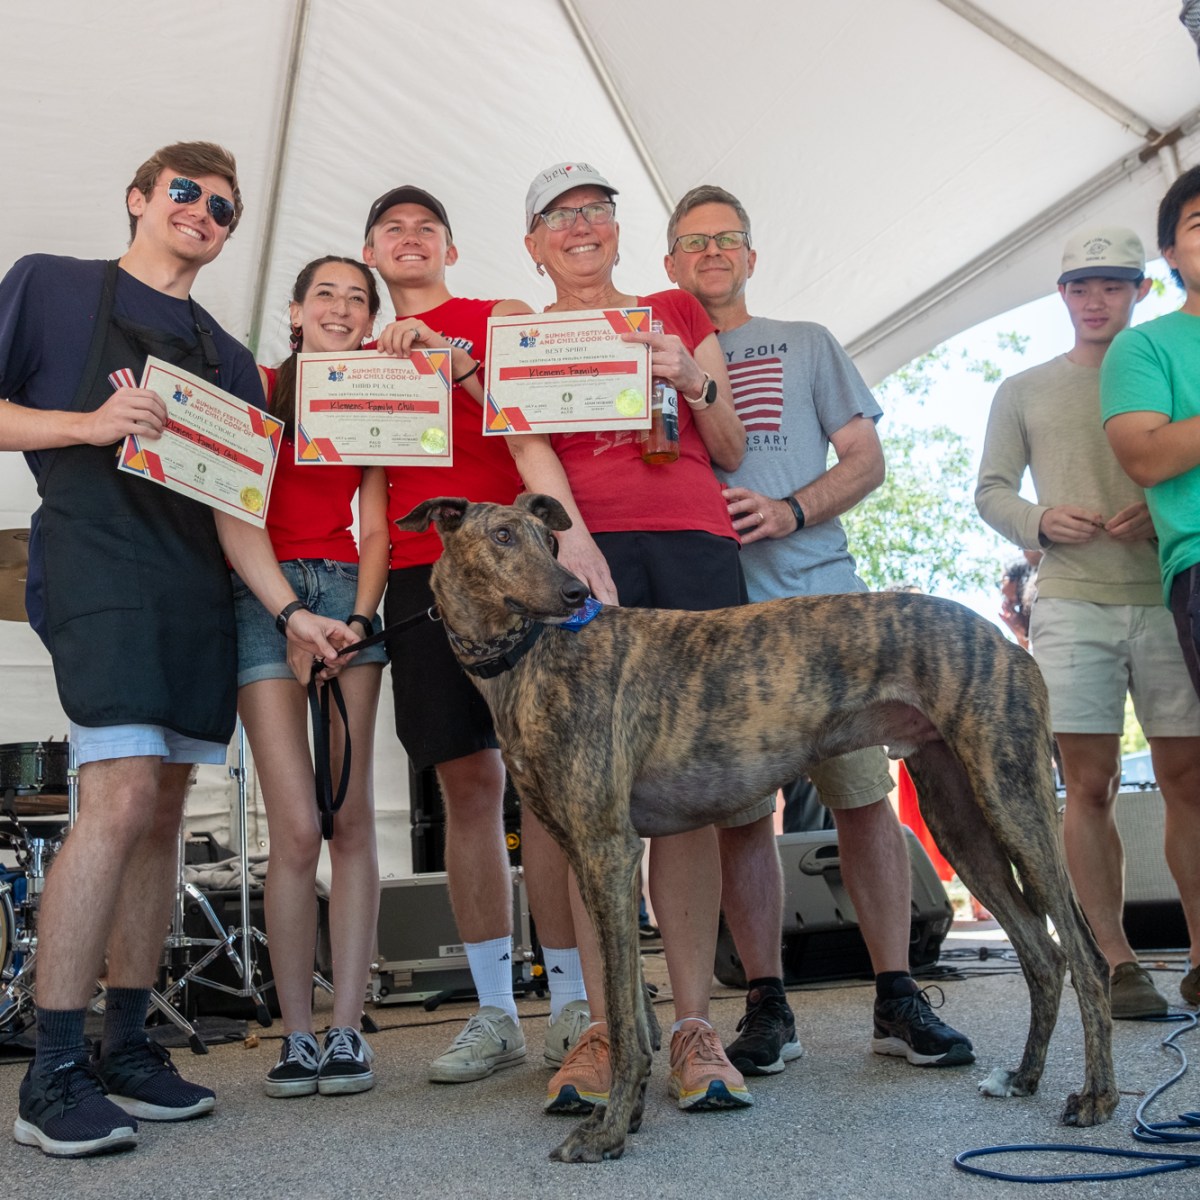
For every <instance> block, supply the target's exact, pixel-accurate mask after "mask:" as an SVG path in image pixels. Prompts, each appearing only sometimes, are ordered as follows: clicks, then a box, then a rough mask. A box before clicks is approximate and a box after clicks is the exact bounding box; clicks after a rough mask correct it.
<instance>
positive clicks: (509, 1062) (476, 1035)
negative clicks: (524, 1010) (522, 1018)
mask: <svg viewBox="0 0 1200 1200" xmlns="http://www.w3.org/2000/svg"><path fill="white" fill-rule="evenodd" d="M524 1059H525V1035H524V1034H523V1033H522V1032H521V1027H520V1025H518V1024H517V1023H516V1021H514V1020H513V1019H512V1017H510V1016H509V1015H508V1013H506V1012H505V1011H504V1009H502V1008H493V1007H491V1006H490V1005H484V1007H483V1008H481V1009H480V1010H479V1011H478V1012H477V1013H476V1014H475V1015H474V1016H473V1017H472V1018H471V1019H470V1020H469V1021H468V1022H467V1024H466V1026H465V1027H464V1029H463V1031H462V1032H461V1033H460V1034H459V1035H458V1037H456V1038H455V1039H454V1041H452V1042H451V1043H450V1049H449V1050H447V1051H446V1053H445V1054H442V1055H439V1056H438V1057H437V1058H435V1059H434V1060H433V1063H432V1064H431V1065H430V1068H429V1079H430V1081H431V1082H432V1083H470V1082H471V1081H472V1080H475V1079H486V1078H487V1077H488V1076H489V1075H491V1074H493V1073H494V1072H495V1071H498V1070H499V1069H500V1068H501V1067H512V1066H515V1065H516V1064H517V1063H519V1062H523V1061H524Z"/></svg>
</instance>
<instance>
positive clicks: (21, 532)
mask: <svg viewBox="0 0 1200 1200" xmlns="http://www.w3.org/2000/svg"><path fill="white" fill-rule="evenodd" d="M28 561H29V530H28V529H0V567H10V566H13V565H15V564H16V563H27V562H28Z"/></svg>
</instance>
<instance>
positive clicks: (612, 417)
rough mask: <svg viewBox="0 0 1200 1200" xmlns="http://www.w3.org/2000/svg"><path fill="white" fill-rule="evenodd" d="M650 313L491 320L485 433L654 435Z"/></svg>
mask: <svg viewBox="0 0 1200 1200" xmlns="http://www.w3.org/2000/svg"><path fill="white" fill-rule="evenodd" d="M649 331H650V310H649V309H648V308H610V309H596V310H594V311H589V312H569V313H539V314H538V315H536V316H534V315H533V314H525V315H523V316H508V317H491V318H489V320H488V338H487V361H486V370H485V374H484V379H485V389H484V390H485V405H484V418H483V432H484V433H485V434H511V433H580V432H584V431H591V430H598V429H649V428H650V347H649V346H644V345H641V344H639V343H636V342H623V341H621V334H623V333H648V332H649Z"/></svg>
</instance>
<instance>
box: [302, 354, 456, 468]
mask: <svg viewBox="0 0 1200 1200" xmlns="http://www.w3.org/2000/svg"><path fill="white" fill-rule="evenodd" d="M296 462H297V463H299V464H300V465H301V466H307V465H312V466H319V465H321V464H324V463H360V464H362V465H364V466H385V467H451V466H453V465H454V445H453V442H452V440H451V436H450V351H449V350H414V351H413V352H412V356H411V357H409V358H392V357H391V356H390V355H384V354H380V353H379V352H378V351H376V350H356V351H353V352H351V353H348V354H325V353H321V354H299V355H297V356H296Z"/></svg>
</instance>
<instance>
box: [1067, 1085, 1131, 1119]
mask: <svg viewBox="0 0 1200 1200" xmlns="http://www.w3.org/2000/svg"><path fill="white" fill-rule="evenodd" d="M1117 1099H1118V1097H1117V1091H1116V1089H1115V1088H1110V1089H1109V1090H1108V1091H1106V1092H1072V1093H1071V1094H1070V1095H1069V1096H1068V1097H1067V1104H1066V1107H1065V1108H1064V1109H1063V1111H1062V1123H1063V1124H1064V1125H1080V1126H1083V1125H1103V1124H1104V1122H1105V1121H1107V1120H1108V1119H1109V1117H1111V1116H1112V1115H1113V1112H1114V1111H1115V1110H1116V1107H1117Z"/></svg>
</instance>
